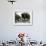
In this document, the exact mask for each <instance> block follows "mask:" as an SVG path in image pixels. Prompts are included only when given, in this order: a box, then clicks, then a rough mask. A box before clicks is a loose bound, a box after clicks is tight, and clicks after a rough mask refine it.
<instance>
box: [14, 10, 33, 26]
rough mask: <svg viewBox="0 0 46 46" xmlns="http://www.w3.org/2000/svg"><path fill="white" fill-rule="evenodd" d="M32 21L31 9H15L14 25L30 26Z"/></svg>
mask: <svg viewBox="0 0 46 46" xmlns="http://www.w3.org/2000/svg"><path fill="white" fill-rule="evenodd" d="M32 23H33V11H31V12H28V11H26V12H25V11H24V12H22V11H16V12H15V14H14V25H16V26H31V25H32Z"/></svg>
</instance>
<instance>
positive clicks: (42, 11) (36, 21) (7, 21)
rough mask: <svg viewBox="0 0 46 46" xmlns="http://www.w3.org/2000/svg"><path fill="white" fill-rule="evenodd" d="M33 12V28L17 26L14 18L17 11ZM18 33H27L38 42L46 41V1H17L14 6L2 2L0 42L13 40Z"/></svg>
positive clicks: (0, 0)
mask: <svg viewBox="0 0 46 46" xmlns="http://www.w3.org/2000/svg"><path fill="white" fill-rule="evenodd" d="M31 10H33V25H32V26H15V25H14V24H13V17H14V13H15V11H31ZM18 32H26V33H28V34H30V35H31V36H30V37H31V38H32V39H34V40H37V41H40V40H43V41H44V40H46V36H45V35H46V1H45V0H17V1H16V3H14V4H13V5H12V4H11V3H10V2H7V0H0V40H11V39H13V40H14V39H15V38H16V37H17V34H18Z"/></svg>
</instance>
